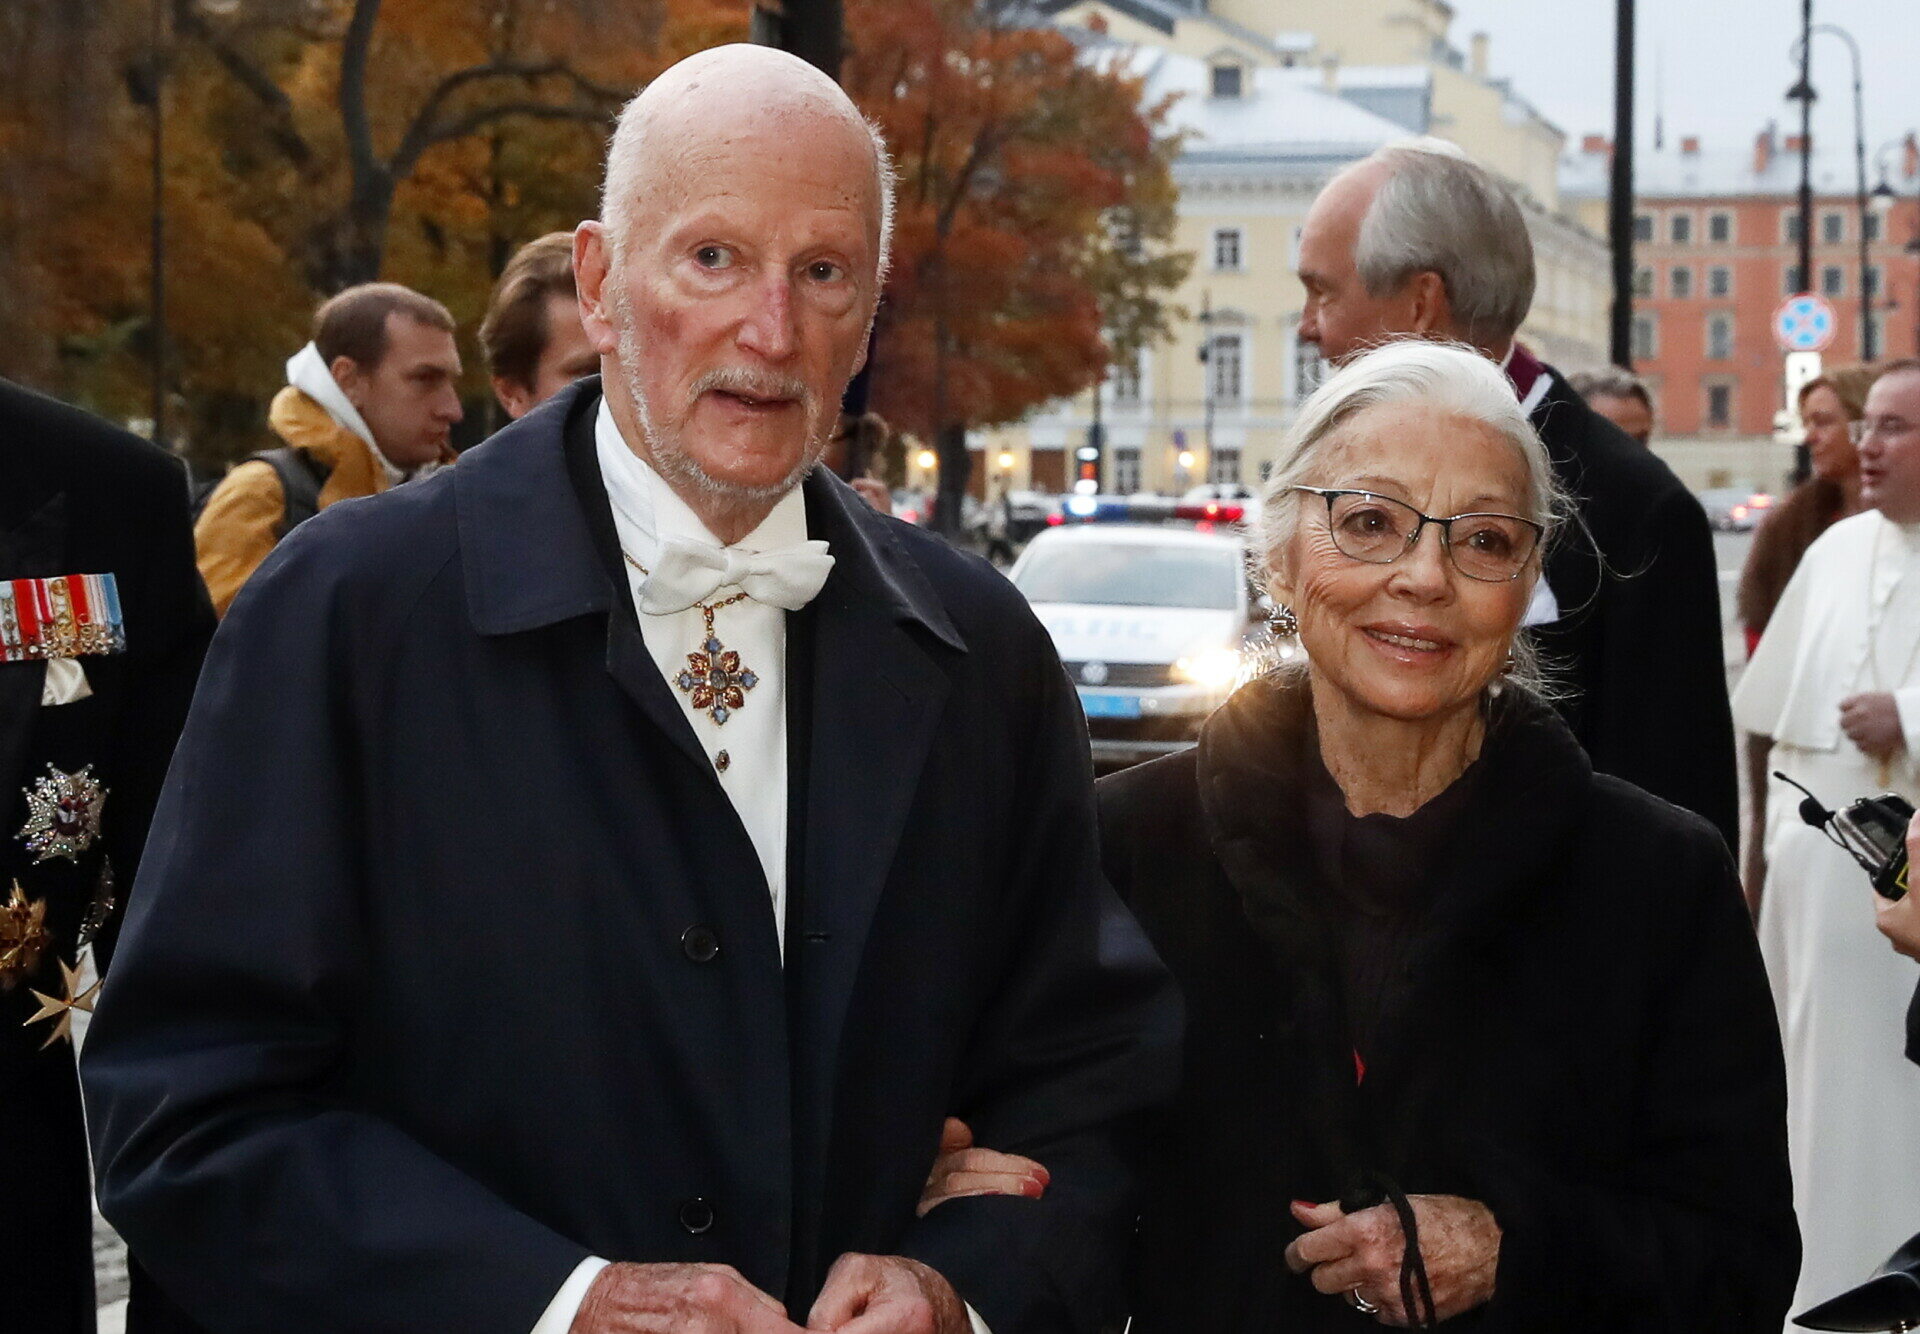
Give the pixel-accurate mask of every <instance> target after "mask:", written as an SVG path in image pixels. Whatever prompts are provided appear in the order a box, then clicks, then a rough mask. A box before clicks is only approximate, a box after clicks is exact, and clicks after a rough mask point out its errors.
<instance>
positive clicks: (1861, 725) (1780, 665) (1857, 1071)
mask: <svg viewBox="0 0 1920 1334" xmlns="http://www.w3.org/2000/svg"><path fill="white" fill-rule="evenodd" d="M1860 426H1861V428H1862V431H1861V435H1860V499H1861V502H1862V503H1863V504H1864V505H1866V507H1867V508H1866V510H1865V511H1864V512H1862V513H1860V514H1856V515H1853V516H1852V517H1850V518H1846V519H1842V520H1840V521H1839V522H1838V523H1836V524H1834V525H1833V526H1832V527H1831V528H1829V529H1827V531H1826V532H1824V533H1822V534H1821V535H1820V537H1819V538H1818V540H1816V541H1815V542H1814V544H1813V545H1812V546H1811V547H1808V548H1807V554H1806V556H1805V557H1804V558H1802V560H1801V562H1800V566H1799V568H1798V569H1797V570H1795V571H1794V574H1793V579H1792V580H1791V582H1789V583H1788V584H1787V589H1786V592H1785V593H1783V594H1782V595H1781V598H1780V602H1779V605H1778V606H1777V607H1776V608H1775V609H1774V613H1773V617H1772V619H1770V620H1769V621H1768V622H1767V628H1766V632H1765V633H1764V634H1763V635H1761V637H1760V644H1759V646H1758V647H1757V648H1756V649H1755V650H1754V654H1753V661H1752V662H1751V663H1750V664H1748V667H1747V670H1746V672H1745V673H1744V674H1743V675H1742V676H1741V678H1740V688H1739V689H1738V690H1737V691H1736V692H1735V693H1734V711H1735V716H1736V717H1737V718H1738V719H1739V722H1740V726H1741V727H1742V728H1744V729H1745V730H1747V731H1749V732H1752V733H1754V734H1756V735H1758V736H1764V737H1768V738H1770V739H1771V740H1772V742H1773V749H1772V753H1771V762H1772V764H1773V765H1774V766H1775V767H1777V768H1778V769H1779V770H1780V771H1781V772H1782V773H1785V774H1786V775H1787V776H1788V777H1790V778H1792V779H1794V780H1795V781H1797V782H1799V783H1801V784H1804V785H1805V786H1806V787H1808V788H1809V789H1811V790H1812V791H1813V792H1815V793H1817V794H1818V795H1819V796H1820V798H1821V799H1822V800H1823V801H1825V802H1827V803H1828V804H1829V805H1834V806H1838V805H1842V804H1844V803H1847V802H1850V801H1852V800H1854V799H1855V798H1857V797H1864V796H1871V795H1873V794H1874V793H1876V792H1884V791H1888V790H1891V791H1894V792H1897V793H1899V794H1901V795H1902V796H1904V797H1906V798H1907V800H1909V801H1913V802H1916V803H1920V361H1902V362H1895V363H1894V364H1893V365H1891V366H1889V367H1887V368H1886V370H1885V371H1884V372H1883V373H1882V374H1881V376H1880V378H1879V379H1878V380H1876V381H1875V382H1874V385H1873V388H1872V389H1871V390H1870V391H1869V392H1868V394H1867V402H1866V415H1865V417H1864V419H1863V420H1862V421H1861V423H1860ZM1766 853H1767V879H1766V890H1765V893H1763V894H1762V895H1761V899H1760V920H1759V930H1760V949H1761V953H1762V954H1764V955H1765V957H1766V960H1767V973H1768V976H1769V977H1771V978H1772V981H1773V989H1774V998H1775V1000H1776V1002H1777V1003H1778V1006H1779V1010H1780V1031H1781V1038H1782V1039H1783V1041H1784V1042H1785V1044H1786V1052H1787V1131H1788V1148H1789V1150H1790V1152H1791V1155H1792V1162H1793V1187H1794V1197H1795V1198H1794V1202H1795V1207H1796V1208H1797V1209H1798V1211H1799V1214H1800V1223H1801V1230H1802V1232H1803V1233H1804V1234H1805V1236H1806V1260H1805V1264H1804V1267H1803V1268H1802V1269H1801V1272H1800V1289H1799V1294H1798V1298H1797V1300H1796V1304H1795V1309H1796V1310H1797V1309H1800V1308H1801V1307H1803V1306H1805V1305H1807V1304H1808V1303H1810V1302H1814V1301H1819V1300H1822V1299H1824V1298H1827V1297H1831V1296H1832V1295H1833V1294H1834V1293H1836V1292H1838V1291H1840V1290H1841V1289H1843V1288H1847V1287H1851V1286H1852V1285H1853V1284H1855V1283H1857V1282H1859V1281H1860V1278H1861V1276H1862V1275H1864V1274H1866V1273H1868V1272H1869V1271H1871V1270H1872V1268H1873V1266H1875V1265H1877V1264H1879V1263H1880V1261H1881V1260H1883V1259H1884V1258H1885V1257H1886V1255H1887V1253H1888V1252H1889V1251H1891V1250H1893V1248H1894V1247H1895V1246H1897V1245H1899V1244H1900V1242H1901V1241H1903V1240H1904V1239H1905V1238H1906V1236H1907V1234H1908V1233H1909V1232H1910V1231H1911V1230H1912V1228H1913V1214H1912V1206H1913V1201H1914V1200H1915V1199H1916V1198H1917V1197H1920V1070H1915V1069H1914V1068H1912V1067H1911V1066H1908V1065H1904V1064H1902V1063H1901V1062H1900V1060H1899V1055H1900V1051H1901V1048H1902V1044H1903V1041H1904V1039H1905V1034H1904V1033H1903V1031H1902V1027H1901V1022H1900V1009H1901V1007H1902V1006H1903V1005H1904V1003H1905V1001H1906V999H1907V993H1908V992H1910V991H1911V990H1912V989H1913V985H1914V983H1913V973H1912V969H1911V968H1910V967H1909V966H1908V965H1907V964H1906V963H1905V962H1904V961H1903V960H1901V959H1898V958H1896V957H1894V956H1893V955H1891V954H1889V953H1888V952H1887V951H1886V948H1885V946H1884V945H1883V943H1882V942H1881V941H1880V940H1879V939H1878V938H1877V937H1876V936H1875V935H1874V933H1873V927H1872V914H1871V913H1870V912H1869V911H1868V909H1867V903H1868V901H1869V900H1870V899H1871V898H1872V895H1871V893H1870V892H1869V891H1868V889H1867V883H1866V877H1865V876H1864V875H1863V874H1862V873H1861V871H1860V868H1859V867H1857V866H1856V865H1854V863H1853V861H1852V860H1851V859H1850V858H1849V857H1848V856H1847V854H1846V853H1845V852H1843V851H1842V850H1840V849H1839V848H1836V847H1834V846H1833V845H1832V844H1831V843H1829V842H1828V841H1827V840H1826V839H1825V838H1823V837H1822V836H1821V834H1820V831H1818V830H1815V829H1812V828H1809V827H1808V826H1807V825H1806V824H1805V823H1804V822H1802V821H1801V819H1800V815H1799V796H1798V794H1797V793H1794V792H1791V791H1790V790H1787V789H1786V788H1785V787H1784V786H1783V785H1779V784H1776V785H1775V791H1774V792H1773V794H1772V795H1771V799H1770V800H1768V802H1767V810H1766ZM1910 911H1911V910H1906V911H1904V912H1892V911H1891V910H1890V913H1891V915H1890V916H1889V917H1885V918H1883V923H1887V924H1894V923H1897V922H1899V921H1900V919H1901V918H1903V917H1906V916H1908V915H1909V913H1910Z"/></svg>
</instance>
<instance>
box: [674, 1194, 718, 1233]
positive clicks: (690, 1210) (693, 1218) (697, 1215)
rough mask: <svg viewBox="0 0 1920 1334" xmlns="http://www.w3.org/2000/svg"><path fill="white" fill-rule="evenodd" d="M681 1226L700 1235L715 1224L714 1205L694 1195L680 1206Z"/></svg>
mask: <svg viewBox="0 0 1920 1334" xmlns="http://www.w3.org/2000/svg"><path fill="white" fill-rule="evenodd" d="M680 1226H681V1227H683V1228H685V1229H686V1230H687V1231H689V1232H691V1233H693V1235H694V1236H696V1237H697V1236H699V1235H700V1234H701V1233H702V1232H705V1231H707V1230H708V1229H709V1228H711V1227H712V1226H713V1206H712V1205H711V1204H709V1203H707V1202H706V1201H705V1200H704V1199H702V1198H700V1197H699V1196H698V1195H696V1196H694V1197H693V1198H692V1199H690V1200H688V1201H687V1202H686V1203H684V1204H682V1205H681V1206H680Z"/></svg>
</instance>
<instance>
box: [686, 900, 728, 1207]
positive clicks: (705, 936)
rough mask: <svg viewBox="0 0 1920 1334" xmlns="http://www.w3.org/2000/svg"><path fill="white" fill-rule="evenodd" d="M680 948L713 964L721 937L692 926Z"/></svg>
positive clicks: (702, 961)
mask: <svg viewBox="0 0 1920 1334" xmlns="http://www.w3.org/2000/svg"><path fill="white" fill-rule="evenodd" d="M680 948H681V949H682V950H684V951H686V955H687V957H688V958H689V959H692V960H693V961H694V962H695V963H712V962H713V961H714V960H715V959H717V958H719V957H720V937H718V936H716V935H714V934H713V928H711V927H705V926H690V927H688V928H687V929H686V930H685V931H682V932H681V933H680ZM703 1230H704V1229H703Z"/></svg>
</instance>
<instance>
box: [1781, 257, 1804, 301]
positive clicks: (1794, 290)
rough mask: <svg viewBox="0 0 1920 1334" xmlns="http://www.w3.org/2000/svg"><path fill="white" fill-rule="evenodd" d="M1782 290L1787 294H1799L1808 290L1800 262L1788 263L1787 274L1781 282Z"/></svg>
mask: <svg viewBox="0 0 1920 1334" xmlns="http://www.w3.org/2000/svg"><path fill="white" fill-rule="evenodd" d="M1780 290H1781V291H1782V292H1783V293H1784V294H1785V295H1787V296H1799V295H1800V294H1801V293H1802V292H1804V291H1806V290H1807V284H1806V281H1805V279H1803V278H1802V277H1801V275H1800V266H1799V265H1798V264H1789V265H1787V272H1786V276H1785V277H1784V278H1783V279H1782V280H1781V282H1780Z"/></svg>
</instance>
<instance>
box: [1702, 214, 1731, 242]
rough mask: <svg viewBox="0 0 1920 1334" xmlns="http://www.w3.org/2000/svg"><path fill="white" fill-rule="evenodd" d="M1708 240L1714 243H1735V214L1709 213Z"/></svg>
mask: <svg viewBox="0 0 1920 1334" xmlns="http://www.w3.org/2000/svg"><path fill="white" fill-rule="evenodd" d="M1707 240H1709V241H1711V242H1712V243H1713V244H1714V245H1731V244H1732V243H1733V214H1731V213H1709V214H1708V215H1707Z"/></svg>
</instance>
